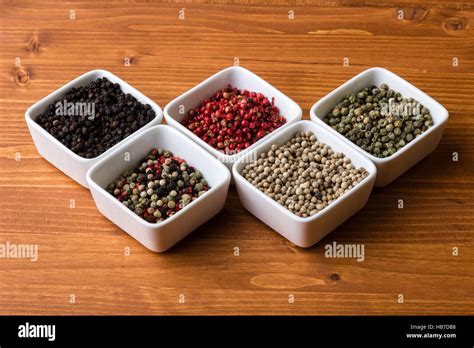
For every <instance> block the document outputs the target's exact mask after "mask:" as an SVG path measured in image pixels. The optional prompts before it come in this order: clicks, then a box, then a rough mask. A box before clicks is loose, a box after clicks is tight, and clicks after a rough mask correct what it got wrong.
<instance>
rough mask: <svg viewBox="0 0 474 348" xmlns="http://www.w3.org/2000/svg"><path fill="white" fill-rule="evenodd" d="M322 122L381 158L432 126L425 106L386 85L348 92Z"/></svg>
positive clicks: (392, 152)
mask: <svg viewBox="0 0 474 348" xmlns="http://www.w3.org/2000/svg"><path fill="white" fill-rule="evenodd" d="M323 121H324V122H326V123H327V124H328V125H330V126H331V127H332V128H333V129H335V130H336V131H337V132H339V133H340V134H342V135H344V136H345V137H346V138H348V139H349V140H350V141H352V142H353V143H355V144H356V145H358V146H360V147H361V148H362V149H363V150H365V151H367V152H368V153H370V154H372V155H374V156H376V157H379V158H384V157H389V156H391V155H393V154H394V153H395V152H397V151H398V150H399V149H401V148H402V147H404V146H405V145H406V144H408V143H410V142H411V141H413V140H414V139H415V138H416V137H418V136H420V135H421V134H422V133H423V132H425V131H426V130H427V129H428V128H430V127H431V126H432V125H433V120H432V118H431V115H430V111H429V110H428V109H427V108H426V107H424V106H423V105H421V104H420V103H419V102H418V101H416V100H414V99H413V98H403V97H402V95H401V94H400V93H399V92H395V91H394V90H392V89H390V88H389V87H388V86H387V85H386V84H382V85H381V86H380V88H378V87H376V86H372V87H370V88H364V89H363V90H361V91H359V92H358V93H355V94H351V95H348V96H347V97H346V98H344V100H342V101H341V102H340V103H338V104H337V105H336V106H335V107H334V109H333V110H332V111H331V112H330V113H329V114H328V115H326V117H325V118H324V119H323Z"/></svg>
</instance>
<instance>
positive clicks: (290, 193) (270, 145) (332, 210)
mask: <svg viewBox="0 0 474 348" xmlns="http://www.w3.org/2000/svg"><path fill="white" fill-rule="evenodd" d="M232 172H233V177H234V180H235V185H236V188H237V192H238V195H239V199H240V201H241V202H242V205H243V206H244V207H245V209H247V210H248V211H249V212H250V213H252V214H253V215H255V216H256V217H257V218H258V219H260V220H261V221H262V222H264V223H265V224H267V225H268V226H270V227H271V228H273V229H274V230H275V231H277V232H278V233H280V234H281V235H282V236H283V237H285V238H287V239H288V240H290V241H291V242H292V243H294V244H295V245H297V246H300V247H310V246H312V245H314V244H315V243H317V242H318V241H320V240H321V239H322V238H324V237H325V236H326V235H327V234H328V233H330V232H331V231H332V230H334V229H335V228H336V227H337V226H339V225H340V224H342V223H343V222H344V221H346V220H347V219H348V218H350V217H351V216H352V215H354V214H355V213H356V212H357V211H359V210H360V209H362V207H363V206H364V205H365V204H366V202H367V200H368V199H369V196H370V193H371V191H372V187H373V185H374V181H375V177H376V175H377V169H376V167H375V165H374V164H373V163H372V161H370V160H369V159H368V158H367V157H365V156H363V155H362V154H361V153H360V152H359V151H357V150H355V149H354V148H353V147H351V146H349V145H348V144H347V143H346V142H344V141H341V139H339V137H337V136H336V135H334V134H332V133H330V132H327V131H326V130H325V129H324V128H323V127H321V126H320V125H317V124H316V123H314V122H311V121H299V122H296V123H294V124H292V125H290V126H288V127H287V128H285V129H284V130H281V131H280V132H278V133H276V134H274V135H272V136H270V137H268V139H265V141H264V142H262V144H260V145H259V146H258V147H257V148H256V149H255V150H254V152H253V153H248V154H247V155H245V156H243V157H242V158H241V159H240V160H239V161H238V162H236V163H235V164H234V166H233V168H232Z"/></svg>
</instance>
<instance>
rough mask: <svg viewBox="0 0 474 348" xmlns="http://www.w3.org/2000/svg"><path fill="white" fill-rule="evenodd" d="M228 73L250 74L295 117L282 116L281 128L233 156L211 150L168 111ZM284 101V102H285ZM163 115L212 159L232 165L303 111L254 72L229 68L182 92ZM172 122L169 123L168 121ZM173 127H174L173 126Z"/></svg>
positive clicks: (235, 67) (236, 67) (210, 147)
mask: <svg viewBox="0 0 474 348" xmlns="http://www.w3.org/2000/svg"><path fill="white" fill-rule="evenodd" d="M230 71H237V72H240V73H246V74H251V75H252V76H253V77H254V78H256V79H257V80H259V81H260V82H261V83H262V84H264V85H267V87H269V88H270V89H273V90H274V92H275V94H280V98H281V99H283V102H284V103H286V104H291V105H293V106H294V107H295V108H296V115H295V117H294V121H293V120H292V121H291V122H288V117H286V116H284V117H285V119H286V120H287V122H286V123H285V124H284V125H282V126H281V127H279V128H277V129H275V130H274V131H273V132H271V133H269V134H267V135H266V136H265V137H263V138H262V139H260V140H258V141H257V142H255V143H253V144H252V145H250V146H249V147H248V148H246V149H244V150H242V151H240V152H238V153H235V154H232V155H227V154H225V153H223V152H221V151H219V150H217V149H215V148H213V147H212V146H210V145H209V144H207V143H206V142H205V141H204V140H202V139H201V138H200V137H198V136H197V135H195V134H194V133H193V132H191V131H190V130H189V129H187V128H186V127H184V126H183V125H182V124H181V122H178V121H177V120H176V119H175V118H174V117H173V116H171V114H170V113H169V110H170V109H171V107H173V106H174V105H175V104H176V103H179V102H181V101H182V100H184V99H185V98H187V97H188V96H190V95H191V94H193V93H195V92H197V91H198V90H200V89H201V88H202V87H203V86H204V85H205V84H207V83H211V82H213V81H214V80H216V79H217V78H219V77H220V76H222V75H224V74H227V73H229V72H230ZM285 99H286V100H285ZM163 114H164V118H165V120H166V122H167V123H168V124H170V123H172V124H173V125H175V126H177V128H178V129H179V130H180V131H181V132H182V133H184V134H185V135H186V136H188V137H190V138H191V139H192V140H193V141H195V142H196V143H198V144H199V145H200V146H201V147H203V148H204V149H206V150H207V151H208V152H210V153H212V154H213V155H214V157H217V158H218V159H219V160H221V161H224V162H226V163H233V162H235V161H236V160H238V159H239V158H240V157H243V156H244V155H245V154H246V153H247V151H252V150H253V149H255V146H256V145H258V144H259V143H260V142H261V141H262V140H264V139H265V138H267V137H268V136H270V135H273V134H274V133H276V132H279V131H280V130H282V129H284V128H286V127H287V126H289V125H290V124H291V123H294V122H298V121H299V120H301V117H302V116H303V110H302V109H301V107H300V106H299V104H298V103H296V102H295V101H294V100H293V99H291V98H290V97H288V96H287V95H286V94H284V93H283V92H281V91H280V90H279V89H278V88H276V87H275V86H273V85H272V84H270V83H269V82H268V81H266V80H264V79H263V78H261V77H260V76H258V75H257V74H255V73H254V72H252V71H250V70H248V69H246V68H244V67H241V66H229V67H227V68H224V69H222V70H220V71H218V72H216V73H215V74H213V75H211V76H210V77H208V78H206V79H205V80H203V81H201V82H199V83H198V84H197V85H195V86H194V87H192V88H190V89H189V90H187V91H186V92H184V93H183V94H181V95H179V96H178V97H176V98H174V99H173V100H171V101H170V102H169V103H168V104H167V105H166V106H165V107H164V109H163ZM170 119H171V120H172V121H171V122H170V121H169V120H170ZM173 127H174V126H173Z"/></svg>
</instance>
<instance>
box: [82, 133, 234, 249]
mask: <svg viewBox="0 0 474 348" xmlns="http://www.w3.org/2000/svg"><path fill="white" fill-rule="evenodd" d="M153 148H162V149H165V150H169V151H171V152H172V153H173V155H175V156H178V157H180V158H182V159H184V160H186V161H187V162H188V163H189V164H190V165H191V166H193V167H195V168H196V169H197V170H199V171H201V173H202V174H203V177H204V178H205V179H206V180H207V182H208V183H209V186H210V187H211V188H210V189H209V191H207V192H206V193H205V194H204V195H202V196H201V197H199V198H198V199H196V200H195V201H193V202H191V203H190V204H189V205H187V206H186V207H184V208H183V209H182V210H180V211H179V212H177V213H176V214H175V215H173V216H172V217H170V218H168V219H166V220H164V221H163V222H160V223H157V224H154V223H149V222H147V221H145V220H143V219H142V218H141V217H139V216H138V215H136V214H135V213H134V212H132V211H131V210H129V209H128V208H127V207H125V206H124V205H123V204H122V203H120V202H119V201H118V200H117V199H116V198H115V197H113V196H112V195H111V194H110V193H108V192H107V191H106V190H105V188H106V187H107V185H108V184H110V183H111V182H113V181H114V180H115V179H116V178H117V177H119V176H120V174H121V173H123V172H124V171H126V170H130V169H132V168H135V167H136V165H137V164H138V163H139V162H140V160H141V159H142V158H144V157H145V156H146V155H147V154H148V153H149V151H150V150H151V149H153ZM127 156H129V157H128V158H129V161H126V160H125V159H126V158H127ZM87 182H88V184H89V187H90V190H91V193H92V197H93V198H94V201H95V204H96V206H97V208H98V209H99V211H100V212H101V213H102V214H103V215H104V216H105V217H106V218H107V219H109V220H110V221H112V222H113V223H114V224H116V225H117V226H119V227H120V228H121V229H123V230H124V231H125V232H127V233H128V234H129V235H131V236H132V237H133V238H135V239H136V240H137V241H139V242H140V243H141V244H143V245H144V246H145V247H147V248H148V249H150V250H152V251H156V252H161V251H165V250H167V249H169V248H170V247H172V246H173V245H174V244H176V243H177V242H178V241H180V240H181V239H183V238H184V237H185V236H187V235H188V234H189V233H190V232H192V231H193V230H194V229H196V228H197V227H198V226H200V225H201V224H203V223H204V222H206V221H207V220H209V219H210V218H212V217H213V216H214V215H216V214H217V213H218V212H219V211H221V209H222V208H223V207H224V203H225V199H226V197H227V191H228V188H229V183H230V172H229V170H228V169H227V168H226V167H225V166H224V165H223V164H222V163H220V162H219V161H218V160H216V159H215V158H214V157H213V156H211V155H210V154H209V153H207V152H206V151H205V150H204V149H202V148H201V147H199V146H198V145H197V144H195V143H194V142H192V141H191V140H190V139H189V138H187V137H186V136H184V135H183V134H181V133H180V132H178V131H177V130H175V129H173V128H171V127H169V126H165V125H160V126H155V127H152V128H149V129H147V130H146V131H144V132H142V133H141V134H140V136H137V137H133V138H130V139H129V140H127V141H126V142H125V143H124V144H122V145H120V146H119V147H117V148H115V149H113V150H112V151H110V153H108V154H107V156H105V157H104V158H102V159H101V160H100V161H98V162H97V163H96V164H95V165H94V166H93V167H92V168H91V169H90V170H89V171H88V172H87Z"/></svg>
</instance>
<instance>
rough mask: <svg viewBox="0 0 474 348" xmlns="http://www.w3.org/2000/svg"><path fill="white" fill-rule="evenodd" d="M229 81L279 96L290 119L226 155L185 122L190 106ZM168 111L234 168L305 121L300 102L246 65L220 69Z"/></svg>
mask: <svg viewBox="0 0 474 348" xmlns="http://www.w3.org/2000/svg"><path fill="white" fill-rule="evenodd" d="M229 84H230V85H232V86H233V87H236V88H239V89H247V90H249V91H251V92H260V93H262V94H263V95H265V96H266V97H267V98H268V99H269V100H271V99H272V98H275V105H276V106H277V107H278V108H279V109H280V114H281V115H282V116H283V117H284V118H285V119H286V123H285V124H284V125H282V126H281V127H280V128H278V129H276V130H275V131H273V132H272V133H270V134H268V135H267V136H265V137H264V138H262V139H260V140H259V141H257V142H255V143H254V144H252V145H251V146H249V147H248V148H247V149H245V150H243V151H240V152H238V153H236V154H233V155H228V154H225V153H223V152H222V151H219V150H217V149H215V148H213V147H212V146H211V145H209V144H207V143H206V142H205V141H204V140H202V139H201V138H199V137H198V136H197V135H196V134H194V133H193V132H192V131H190V130H189V129H187V128H186V127H185V126H183V125H182V124H181V122H182V121H183V120H184V119H185V118H186V117H187V114H188V111H189V110H190V109H192V108H195V107H197V106H199V105H200V103H202V101H203V100H204V99H206V98H210V97H212V96H213V95H214V94H215V93H216V92H218V91H219V90H221V89H223V88H226V87H227V86H228V85H229ZM164 114H165V120H166V123H167V124H169V125H170V126H171V127H174V128H176V129H177V130H179V131H180V132H182V133H183V134H185V135H186V136H188V137H189V138H191V139H192V140H194V141H195V142H196V143H198V144H199V145H200V146H201V147H203V148H204V149H206V150H207V151H208V152H209V153H211V154H212V155H213V156H214V157H216V158H217V159H219V160H220V161H221V162H222V163H224V164H225V165H226V166H227V168H229V170H232V165H233V164H234V163H235V162H236V161H237V160H238V159H239V158H240V157H242V156H244V155H245V154H246V153H248V152H250V151H252V150H253V149H255V147H257V146H258V144H260V143H261V142H262V141H264V139H265V138H266V137H268V136H270V135H272V134H273V133H274V132H278V131H280V130H282V129H284V128H285V127H287V126H288V125H290V124H291V123H293V122H296V121H299V120H301V116H302V114H303V112H302V110H301V107H300V106H299V105H298V104H296V103H295V102H294V101H293V100H291V99H290V98H288V97H287V96H286V95H284V94H283V93H282V92H280V91H279V90H278V89H276V88H275V87H273V86H272V85H270V84H269V83H268V82H266V81H265V80H263V79H262V78H260V77H259V76H257V75H256V74H254V73H253V72H251V71H249V70H247V69H244V68H242V67H238V66H233V67H229V68H226V69H224V70H221V71H219V72H218V73H216V74H214V75H213V76H211V77H209V78H208V79H207V80H204V81H203V82H201V83H199V84H198V85H197V86H195V87H193V88H191V89H190V90H189V91H187V92H185V93H184V94H182V95H180V96H179V97H178V98H176V99H174V100H172V101H171V102H169V103H168V105H166V106H165V109H164Z"/></svg>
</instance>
